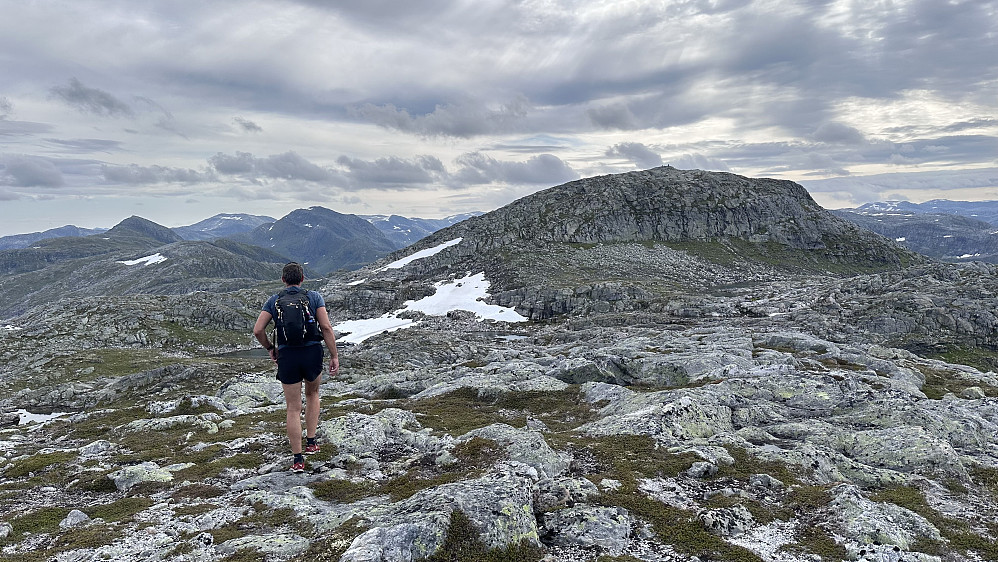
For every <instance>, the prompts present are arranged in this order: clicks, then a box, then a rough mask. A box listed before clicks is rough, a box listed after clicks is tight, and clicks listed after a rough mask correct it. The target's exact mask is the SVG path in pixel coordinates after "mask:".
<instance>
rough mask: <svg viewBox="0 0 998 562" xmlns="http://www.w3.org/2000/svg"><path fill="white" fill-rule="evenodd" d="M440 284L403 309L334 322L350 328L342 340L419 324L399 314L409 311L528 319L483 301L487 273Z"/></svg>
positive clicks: (344, 329) (351, 340) (341, 328)
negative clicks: (432, 292) (462, 312)
mask: <svg viewBox="0 0 998 562" xmlns="http://www.w3.org/2000/svg"><path fill="white" fill-rule="evenodd" d="M436 288H437V292H436V293H434V294H432V295H430V296H428V297H423V298H421V299H419V300H415V301H406V302H405V305H404V306H403V307H402V308H401V309H399V310H396V311H395V312H389V313H387V314H384V315H382V316H381V317H379V318H368V319H363V320H348V321H346V322H341V323H339V324H337V325H336V326H333V328H334V329H335V330H336V331H337V332H343V333H347V332H349V333H348V334H347V335H345V336H342V337H340V338H338V340H339V341H341V342H344V343H360V342H362V341H364V340H366V339H367V338H370V337H371V336H376V335H378V334H381V333H384V332H390V331H394V330H399V329H402V328H409V327H411V326H414V325H416V324H418V322H414V321H412V320H409V319H405V318H399V317H398V315H399V314H401V313H403V312H406V311H414V312H422V313H423V314H427V315H429V316H444V315H445V314H447V313H448V312H450V311H452V310H467V311H469V312H473V313H474V314H475V315H476V316H477V318H478V319H479V320H500V321H504V322H526V321H527V320H528V319H527V318H524V317H523V316H520V315H519V314H517V312H516V311H515V310H513V309H512V308H509V307H505V306H499V305H495V304H488V303H486V302H483V301H484V299H487V298H488V297H489V292H488V291H489V282H488V280H486V279H485V273H478V274H475V275H471V274H469V275H468V276H466V277H463V278H461V279H455V280H453V281H449V282H439V283H437V284H436Z"/></svg>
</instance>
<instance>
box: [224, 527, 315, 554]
mask: <svg viewBox="0 0 998 562" xmlns="http://www.w3.org/2000/svg"><path fill="white" fill-rule="evenodd" d="M309 544H310V543H309V540H308V539H306V538H305V537H301V536H298V535H295V534H290V533H277V534H268V535H246V536H243V537H237V538H234V539H229V540H227V541H225V542H224V543H222V544H220V545H217V546H216V547H215V548H216V549H217V550H218V551H219V552H221V553H223V554H232V553H234V552H236V551H237V550H243V549H250V550H255V551H257V552H259V553H260V554H263V555H266V556H268V557H271V556H272V557H274V558H277V559H281V560H286V559H288V558H290V557H292V556H298V555H300V554H303V553H304V552H305V551H306V550H308V547H309Z"/></svg>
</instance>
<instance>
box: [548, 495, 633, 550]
mask: <svg viewBox="0 0 998 562" xmlns="http://www.w3.org/2000/svg"><path fill="white" fill-rule="evenodd" d="M632 524H633V520H632V518H631V516H630V513H628V511H627V510H626V509H624V508H622V507H596V506H590V505H576V506H573V507H568V508H565V509H559V510H557V511H552V512H549V513H545V514H544V515H543V532H544V542H545V543H547V544H552V545H556V546H580V547H583V548H594V547H599V548H600V549H601V550H602V551H605V552H607V553H609V554H611V555H617V554H620V553H621V551H623V549H624V547H626V546H627V542H628V539H629V537H630V535H631V526H632Z"/></svg>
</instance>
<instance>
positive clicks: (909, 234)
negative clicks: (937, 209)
mask: <svg viewBox="0 0 998 562" xmlns="http://www.w3.org/2000/svg"><path fill="white" fill-rule="evenodd" d="M832 212H833V213H835V214H836V215H838V216H840V217H842V218H844V219H847V220H850V221H852V222H854V223H856V224H857V225H859V226H861V227H863V228H866V229H868V230H871V231H873V232H876V233H877V234H880V235H881V236H886V237H887V238H891V239H893V240H895V241H896V242H898V243H899V244H901V245H902V246H904V247H906V248H908V249H909V250H912V251H914V252H918V253H920V254H924V255H926V256H929V257H932V258H936V259H940V260H946V261H957V262H959V261H968V260H976V261H986V262H992V263H994V262H998V228H996V227H995V225H993V224H991V223H988V222H985V221H983V220H978V219H974V218H970V217H966V216H960V215H950V214H943V213H923V212H911V211H900V210H895V211H887V210H883V209H878V210H877V211H876V212H871V211H870V210H869V208H868V209H867V212H860V211H857V210H837V211H832Z"/></svg>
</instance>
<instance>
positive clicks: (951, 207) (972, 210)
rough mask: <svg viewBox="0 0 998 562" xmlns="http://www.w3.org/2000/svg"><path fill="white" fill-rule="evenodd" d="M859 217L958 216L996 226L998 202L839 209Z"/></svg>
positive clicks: (886, 203)
mask: <svg viewBox="0 0 998 562" xmlns="http://www.w3.org/2000/svg"><path fill="white" fill-rule="evenodd" d="M841 210H843V211H852V212H855V213H858V214H861V215H876V214H879V213H922V214H939V213H942V214H947V215H960V216H961V217H968V218H972V219H977V220H982V221H984V222H987V223H990V224H993V225H998V201H950V200H948V199H933V200H931V201H926V202H924V203H912V202H910V201H878V202H875V203H866V204H864V205H861V206H859V207H856V208H854V209H841Z"/></svg>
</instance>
